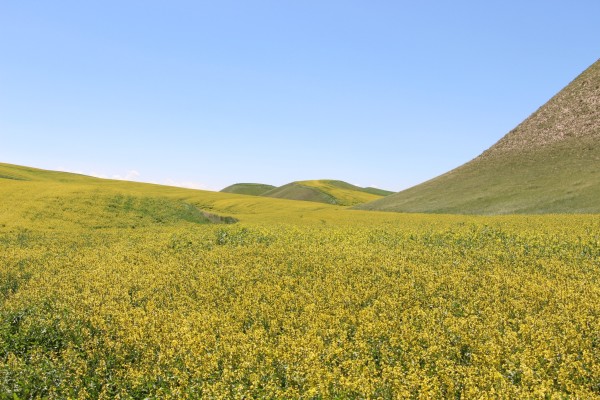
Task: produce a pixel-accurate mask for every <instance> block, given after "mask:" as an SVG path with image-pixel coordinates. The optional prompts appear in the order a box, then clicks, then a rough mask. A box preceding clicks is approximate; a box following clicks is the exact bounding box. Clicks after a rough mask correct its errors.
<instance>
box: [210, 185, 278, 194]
mask: <svg viewBox="0 0 600 400" xmlns="http://www.w3.org/2000/svg"><path fill="white" fill-rule="evenodd" d="M272 189H275V186H273V185H266V184H263V183H235V184H233V185H230V186H227V187H226V188H225V189H222V190H221V192H223V193H236V194H246V195H250V196H260V195H262V194H264V193H266V192H268V191H269V190H272Z"/></svg>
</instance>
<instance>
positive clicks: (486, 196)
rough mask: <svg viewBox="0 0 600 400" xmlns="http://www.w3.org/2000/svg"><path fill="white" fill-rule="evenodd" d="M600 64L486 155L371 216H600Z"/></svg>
mask: <svg viewBox="0 0 600 400" xmlns="http://www.w3.org/2000/svg"><path fill="white" fill-rule="evenodd" d="M598 104H600V61H598V62H596V63H595V64H593V65H592V66H591V67H590V68H588V69H587V70H586V71H585V72H584V73H582V74H581V75H580V76H579V77H577V79H575V80H574V81H573V82H572V83H571V84H570V85H568V86H567V87H566V88H564V89H563V90H562V91H561V92H560V93H558V94H557V95H556V96H554V97H553V98H552V99H551V100H550V101H549V102H548V103H546V104H545V105H544V106H543V107H541V108H540V109H539V110H537V111H536V112H535V113H534V114H532V115H531V116H530V117H529V118H528V119H526V120H525V121H524V122H523V123H522V124H520V125H519V126H518V127H517V128H515V129H514V130H513V131H511V132H510V133H508V134H507V135H506V136H505V137H503V138H502V139H501V140H500V141H498V143H496V144H495V145H494V146H492V147H491V148H490V149H488V150H487V151H486V152H484V153H483V154H482V155H481V156H479V157H477V158H476V159H474V160H472V161H470V162H468V163H467V164H465V165H463V166H461V167H459V168H456V169H454V170H452V171H450V172H448V173H446V174H444V175H441V176H439V177H437V178H434V179H432V180H430V181H428V182H425V183H423V184H420V185H417V186H415V187H413V188H410V189H408V190H405V191H402V192H400V193H397V194H395V195H391V196H389V197H385V198H383V199H380V200H376V201H374V202H371V203H368V204H364V205H359V206H358V207H357V208H360V209H365V210H384V211H400V212H428V213H462V214H513V213H527V214H532V213H597V212H600V201H598V199H600V168H599V167H600V107H599V106H598Z"/></svg>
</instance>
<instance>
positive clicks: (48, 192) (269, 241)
mask: <svg viewBox="0 0 600 400" xmlns="http://www.w3.org/2000/svg"><path fill="white" fill-rule="evenodd" d="M23 179H25V178H23ZM13 181H14V182H13ZM13 181H11V182H7V183H6V182H0V183H1V185H0V193H1V194H2V196H3V199H4V202H3V203H2V204H0V399H12V400H14V399H27V398H49V399H63V398H81V399H88V398H100V399H115V398H121V399H130V398H133V399H144V398H149V399H153V398H157V399H158V398H160V399H163V398H166V399H168V398H193V399H195V398H207V399H248V398H301V399H405V398H407V399H432V398H433V399H436V398H439V399H447V398H455V399H457V398H581V399H589V398H600V282H599V280H600V216H598V215H596V216H593V215H572V216H567V215H563V216H561V215H556V216H505V217H469V216H443V215H406V214H404V215H402V214H390V213H374V212H373V213H370V212H362V211H350V210H346V209H344V208H341V207H333V206H324V205H315V204H307V203H302V202H292V201H285V200H274V199H255V198H249V197H245V196H237V197H236V196H231V195H219V194H209V193H204V192H196V191H183V189H182V190H178V189H164V188H160V187H150V186H142V185H139V187H137V189H135V190H134V189H132V188H131V187H129V189H127V188H126V187H125V186H123V185H126V184H124V183H112V184H109V183H106V184H103V186H102V188H101V190H100V189H99V187H98V186H94V185H96V184H95V183H94V184H93V185H92V184H91V183H85V184H83V183H77V184H75V183H73V185H72V186H68V187H67V186H65V185H66V184H62V186H61V185H60V184H58V183H56V182H54V181H52V182H48V183H47V184H46V183H36V184H35V185H34V183H32V182H26V181H25V180H23V181H18V180H16V179H13ZM86 182H87V181H86ZM44 185H46V186H44ZM86 185H91V186H86ZM111 185H112V186H111ZM28 188H29V189H28ZM31 188H35V190H32V189H31ZM117 192H118V193H121V194H118V193H117ZM168 193H171V197H168V196H167V194H168ZM157 194H160V195H161V196H163V197H160V198H156V197H152V196H157ZM136 196H137V197H136ZM140 196H142V197H140ZM143 196H146V197H143ZM165 196H167V197H165ZM193 206H198V207H200V206H202V207H203V208H205V209H209V210H211V211H213V212H220V213H223V214H225V215H233V216H234V217H236V218H237V219H239V222H238V223H235V224H230V225H226V224H211V223H206V222H207V221H203V220H202V215H201V214H198V213H196V211H194V210H195V209H194V208H193Z"/></svg>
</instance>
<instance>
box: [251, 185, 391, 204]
mask: <svg viewBox="0 0 600 400" xmlns="http://www.w3.org/2000/svg"><path fill="white" fill-rule="evenodd" d="M387 194H391V192H387V191H385V190H381V189H375V188H361V187H358V186H355V185H352V184H350V183H347V182H343V181H337V180H328V179H322V180H312V181H297V182H292V183H288V184H287V185H283V186H281V187H278V188H275V189H272V190H270V191H268V192H266V193H263V196H266V197H275V198H279V199H289V200H303V201H315V202H319V203H326V204H336V205H341V206H352V205H356V204H361V203H366V202H368V201H372V200H375V199H379V198H381V197H382V196H385V195H387Z"/></svg>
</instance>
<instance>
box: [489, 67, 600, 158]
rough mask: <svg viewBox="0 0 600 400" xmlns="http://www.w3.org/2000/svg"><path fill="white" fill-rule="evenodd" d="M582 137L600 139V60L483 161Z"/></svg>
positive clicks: (500, 141)
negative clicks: (491, 157) (508, 153)
mask: <svg viewBox="0 0 600 400" xmlns="http://www.w3.org/2000/svg"><path fill="white" fill-rule="evenodd" d="M582 137H600V60H598V61H596V62H595V63H594V64H592V66H590V67H589V68H588V69H587V70H585V71H584V72H583V73H582V74H581V75H579V76H578V77H577V78H575V80H573V82H571V83H570V84H569V85H568V86H567V87H565V88H564V89H563V90H561V91H560V92H559V93H558V94H556V95H555V96H554V97H553V98H552V99H550V101H548V102H547V103H546V104H544V105H543V106H542V107H540V108H539V109H538V110H537V111H536V112H534V113H533V114H532V115H531V116H530V117H529V118H527V119H526V120H525V121H523V122H522V123H521V124H520V125H519V126H517V127H516V128H515V129H513V130H512V131H510V132H509V133H508V134H507V135H506V136H504V137H503V138H502V139H500V140H499V141H498V142H497V143H496V144H495V145H493V146H492V147H490V148H489V149H488V150H486V151H485V152H484V153H483V154H481V156H480V158H486V157H490V156H497V155H501V154H504V153H507V152H515V151H516V152H521V151H527V150H531V149H535V148H539V147H545V146H548V145H550V144H553V143H557V142H561V141H563V140H566V139H570V138H582Z"/></svg>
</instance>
